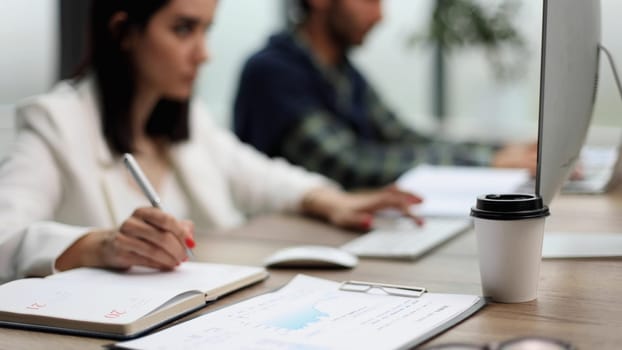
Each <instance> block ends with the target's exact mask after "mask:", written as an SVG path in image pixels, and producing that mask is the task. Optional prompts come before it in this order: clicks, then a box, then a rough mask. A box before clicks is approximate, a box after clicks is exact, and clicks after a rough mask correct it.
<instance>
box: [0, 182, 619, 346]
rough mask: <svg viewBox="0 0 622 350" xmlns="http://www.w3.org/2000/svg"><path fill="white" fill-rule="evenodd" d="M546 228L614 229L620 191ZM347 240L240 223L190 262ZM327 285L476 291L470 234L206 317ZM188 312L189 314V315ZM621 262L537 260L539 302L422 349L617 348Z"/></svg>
mask: <svg viewBox="0 0 622 350" xmlns="http://www.w3.org/2000/svg"><path fill="white" fill-rule="evenodd" d="M551 211H552V216H551V217H550V218H549V219H548V221H547V230H555V231H557V230H564V231H579V232H596V231H600V232H616V231H618V232H619V231H622V215H620V213H621V212H622V191H617V192H616V193H613V194H609V195H606V196H563V197H559V198H558V199H557V200H556V202H555V203H554V204H553V206H552V208H551ZM353 237H355V234H354V233H351V232H345V231H341V230H338V229H335V228H333V227H330V226H328V225H325V224H323V223H321V222H317V221H314V220H311V219H304V218H299V217H284V216H270V217H262V218H257V219H255V220H253V221H251V222H250V223H249V224H248V225H246V226H244V227H242V228H239V229H236V230H233V231H230V232H222V233H218V232H216V233H211V234H209V235H206V236H204V237H201V238H200V239H198V242H197V244H198V245H197V248H196V249H195V252H196V255H197V258H198V260H204V261H210V262H224V263H239V264H250V265H258V264H261V262H262V260H263V259H264V258H265V257H266V256H268V255H269V254H271V253H273V252H274V251H276V250H278V249H280V248H283V247H286V246H290V245H296V244H308V243H314V244H328V245H340V244H343V243H345V242H347V241H348V240H350V239H352V238H353ZM300 272H303V273H307V274H309V275H313V276H317V277H322V278H327V279H332V280H337V281H341V280H347V279H357V280H370V281H378V282H387V283H397V284H412V285H423V286H425V287H427V288H428V289H430V290H431V291H433V292H447V293H467V294H480V280H479V267H478V263H477V255H476V242H475V235H474V234H473V232H467V233H465V234H462V235H460V236H458V237H457V238H455V239H453V240H451V241H450V242H448V243H446V244H444V245H443V246H441V247H439V248H438V249H436V250H435V251H433V252H432V253H430V254H428V255H426V256H424V257H422V258H421V259H419V260H417V261H416V262H400V261H391V260H381V259H362V260H361V261H360V263H359V265H358V266H357V267H356V268H355V269H353V270H293V269H289V270H288V269H281V270H274V269H273V270H270V274H271V277H270V278H269V279H267V280H266V281H264V282H262V283H260V284H257V285H254V286H252V287H250V288H247V289H244V290H242V291H240V292H237V293H234V294H232V295H229V296H227V297H225V298H223V299H222V300H219V301H218V302H216V303H214V304H212V305H210V306H209V307H207V308H205V309H203V310H201V311H199V312H197V314H198V313H205V312H209V311H210V310H213V309H214V308H219V307H222V306H225V305H228V304H231V303H235V302H236V301H239V300H241V299H245V298H248V297H250V296H253V295H257V294H260V293H263V292H267V291H270V290H273V289H275V288H277V287H279V286H281V285H283V284H285V283H286V282H287V281H289V279H290V278H291V277H292V276H294V275H295V274H296V273H300ZM195 315H196V314H195ZM621 330H622V259H574V260H545V261H543V262H542V266H541V273H540V285H539V290H538V299H537V300H536V301H533V302H528V303H522V304H495V303H493V304H490V305H488V306H487V307H485V308H484V309H483V310H482V311H480V312H479V313H477V314H476V315H474V316H473V317H471V318H469V319H467V320H466V321H465V322H463V323H461V324H460V325H458V326H456V327H454V328H452V329H451V330H450V331H448V332H445V333H444V334H442V335H440V336H439V337H437V338H435V339H433V340H431V341H430V342H428V343H427V344H426V345H431V344H440V343H446V342H473V343H483V342H490V341H496V340H502V339H507V338H510V337H517V336H525V335H541V336H548V337H557V338H561V339H565V340H568V341H570V342H572V343H573V344H574V345H576V346H577V347H578V348H579V349H616V348H619V346H620V344H622V332H621ZM109 343H111V341H110V340H106V339H97V338H86V337H77V336H67V335H58V334H51V333H43V332H33V331H24V330H16V329H6V328H0V349H53V348H62V349H99V348H100V346H101V345H104V344H109Z"/></svg>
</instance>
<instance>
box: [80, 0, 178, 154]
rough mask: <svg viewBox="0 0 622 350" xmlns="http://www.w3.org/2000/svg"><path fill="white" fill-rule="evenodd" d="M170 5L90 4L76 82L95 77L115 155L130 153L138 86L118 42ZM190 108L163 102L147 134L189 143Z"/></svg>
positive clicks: (115, 0)
mask: <svg viewBox="0 0 622 350" xmlns="http://www.w3.org/2000/svg"><path fill="white" fill-rule="evenodd" d="M168 2H169V0H149V1H145V0H94V1H93V4H92V7H91V14H90V23H89V33H88V42H87V49H86V51H87V52H86V56H85V60H84V63H83V64H82V67H81V68H80V69H79V73H78V74H77V78H81V77H84V76H85V75H86V74H87V73H89V72H92V73H93V74H94V75H95V80H96V84H97V87H98V90H99V91H98V92H99V104H100V113H101V121H102V127H103V134H104V137H105V139H106V141H107V143H108V146H109V147H110V148H111V150H112V151H113V153H116V154H118V155H121V154H123V153H126V152H132V151H134V149H133V144H134V142H133V141H134V140H133V135H134V133H133V130H132V122H131V118H130V108H131V103H132V101H133V99H134V96H135V86H136V82H135V71H134V67H133V65H132V63H131V60H130V57H129V56H128V54H127V53H125V52H124V50H123V49H122V47H121V43H122V41H123V39H124V38H125V37H126V36H127V35H128V34H129V33H130V31H131V30H139V31H142V30H144V29H145V28H146V27H147V24H148V23H149V21H150V20H151V18H152V17H153V15H154V14H155V13H156V12H157V11H158V10H160V9H161V8H162V7H163V6H164V5H166V4H167V3H168ZM118 12H124V13H126V14H127V19H126V20H125V22H124V23H123V24H122V25H121V26H120V28H115V31H114V32H113V31H112V30H111V29H110V27H109V22H110V19H111V17H112V16H113V15H114V14H115V13H118ZM188 105H189V102H188V101H174V100H169V99H161V100H160V101H159V102H158V103H157V104H156V107H155V108H154V110H153V111H152V113H151V116H150V117H149V120H148V121H147V124H146V130H145V132H146V133H147V135H149V136H151V137H155V138H159V139H162V140H164V141H167V142H171V143H174V142H179V141H183V140H186V139H188V136H189V130H188V109H189V108H188Z"/></svg>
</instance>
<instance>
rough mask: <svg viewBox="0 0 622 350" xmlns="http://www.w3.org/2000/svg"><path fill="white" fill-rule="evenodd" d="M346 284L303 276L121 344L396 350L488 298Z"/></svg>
mask: <svg viewBox="0 0 622 350" xmlns="http://www.w3.org/2000/svg"><path fill="white" fill-rule="evenodd" d="M339 286H340V283H338V282H333V281H328V280H324V279H318V278H313V277H309V276H304V275H299V276H297V277H295V278H294V279H293V280H292V281H291V282H290V283H289V284H288V285H286V286H285V287H283V288H281V289H279V290H277V291H275V292H272V293H268V294H263V295H260V296H258V297H254V298H252V299H248V300H246V301H243V302H240V303H237V304H234V305H232V306H228V307H225V308H222V309H219V310H216V311H214V312H211V313H209V314H206V315H203V316H200V317H197V318H195V319H193V320H190V321H187V322H184V323H182V324H179V325H176V326H174V327H171V328H169V329H165V330H163V331H161V332H158V333H155V334H152V335H149V336H146V337H143V338H140V339H136V340H132V341H128V342H123V343H118V344H116V346H117V347H121V348H126V349H158V350H166V349H198V348H214V349H259V350H261V349H305V350H311V349H313V350H315V349H357V348H367V349H396V348H409V347H412V346H414V345H416V344H419V343H421V342H423V341H425V340H426V339H429V338H430V337H432V336H434V335H435V334H438V333H440V332H442V331H443V330H445V329H447V328H449V327H451V326H453V325H455V324H456V323H457V322H460V321H461V320H463V319H464V318H466V317H468V316H470V315H471V314H473V313H474V312H475V311H477V310H478V309H479V308H481V307H482V306H483V305H484V301H483V299H482V298H481V297H479V296H475V295H456V294H438V293H425V294H423V295H422V296H421V297H418V298H412V297H401V296H393V295H387V294H386V293H384V292H383V291H382V290H376V289H374V290H372V292H367V293H357V292H350V291H342V290H339Z"/></svg>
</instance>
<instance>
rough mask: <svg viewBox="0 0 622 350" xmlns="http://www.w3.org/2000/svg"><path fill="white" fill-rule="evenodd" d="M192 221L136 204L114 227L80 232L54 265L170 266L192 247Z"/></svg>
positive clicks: (124, 267)
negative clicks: (119, 223) (81, 234)
mask: <svg viewBox="0 0 622 350" xmlns="http://www.w3.org/2000/svg"><path fill="white" fill-rule="evenodd" d="M193 235H194V225H193V223H192V222H190V221H181V220H177V219H175V218H174V217H173V216H171V215H169V214H167V213H165V212H163V211H161V210H160V209H156V208H151V207H145V208H139V209H136V210H135V211H134V213H132V216H130V217H129V218H128V219H126V220H125V221H124V222H123V223H122V224H121V226H120V227H119V228H118V229H113V230H102V231H94V232H90V233H88V234H86V235H84V236H83V237H82V238H80V239H79V240H78V241H76V242H75V243H74V244H73V245H71V246H70V247H69V248H68V249H67V250H65V252H63V254H61V256H60V257H59V258H58V259H57V260H56V266H55V267H56V269H58V270H61V271H62V270H67V269H71V268H75V267H81V266H91V267H103V268H113V269H128V268H130V267H132V266H134V265H140V266H147V267H152V268H156V269H160V270H171V269H174V268H175V267H176V266H178V265H179V264H180V263H181V262H183V261H186V260H187V259H188V257H187V256H186V250H185V247H189V248H192V247H194V239H193Z"/></svg>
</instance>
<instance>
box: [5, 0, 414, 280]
mask: <svg viewBox="0 0 622 350" xmlns="http://www.w3.org/2000/svg"><path fill="white" fill-rule="evenodd" d="M216 3H217V0H149V1H146V0H141V1H131V0H96V1H95V2H94V6H93V13H92V18H91V28H90V29H91V33H90V36H91V46H90V53H89V55H88V57H89V60H88V65H87V66H86V68H87V69H86V70H85V72H86V73H83V74H81V75H79V77H78V78H76V79H75V80H72V81H67V82H61V83H60V84H58V85H57V86H56V87H55V88H54V89H53V90H52V91H51V92H50V93H49V94H46V95H43V96H38V97H34V98H31V99H29V100H27V101H25V102H24V103H22V104H21V105H20V106H19V108H18V113H17V129H18V134H17V138H16V142H15V143H14V145H13V148H12V150H11V151H10V154H9V155H8V157H7V158H6V159H5V160H4V161H3V162H2V164H1V166H0V281H1V280H8V279H12V278H18V277H21V276H26V275H39V276H40V275H47V274H50V273H52V272H54V271H55V270H65V269H70V268H74V267H78V266H96V267H103V268H121V269H124V268H128V267H130V266H133V265H143V266H150V267H155V268H160V269H172V268H174V267H175V266H177V265H179V264H180V263H182V262H183V261H185V260H186V259H187V256H186V253H185V247H192V246H193V245H194V239H193V235H194V225H197V226H198V227H200V228H202V229H212V228H218V229H222V228H227V227H232V226H235V225H238V224H240V223H242V222H244V220H245V218H246V216H248V215H252V214H256V213H260V212H273V211H291V212H300V213H305V214H310V215H314V216H317V217H319V218H323V219H325V220H327V221H329V222H331V223H333V224H335V225H339V226H343V227H349V228H358V229H365V228H369V227H370V226H371V220H372V218H373V213H374V211H376V210H379V209H383V208H387V207H395V208H399V209H402V210H404V211H405V212H406V211H407V208H408V207H409V206H410V205H411V204H413V203H418V202H419V201H420V199H419V198H418V197H416V196H414V195H411V194H407V193H403V192H400V191H398V190H396V189H394V188H389V189H383V190H380V191H375V192H369V193H365V194H356V195H355V194H348V193H345V192H342V191H341V190H340V189H339V188H337V187H336V186H335V185H334V184H333V183H331V182H329V181H328V180H326V179H325V178H323V177H321V176H319V175H315V174H311V173H308V172H306V171H304V170H303V169H300V168H296V167H293V166H291V165H289V164H287V163H286V162H284V161H281V160H272V159H268V158H266V157H264V156H263V155H261V154H260V153H258V152H256V151H255V150H254V149H252V148H250V147H248V146H246V145H244V144H242V143H240V142H239V141H238V140H237V139H236V138H235V137H234V136H232V134H231V133H229V132H228V131H226V130H223V129H220V128H218V127H216V126H214V125H213V124H212V123H210V120H209V119H210V118H209V116H208V115H207V112H206V111H205V109H204V108H203V107H202V106H201V105H200V104H198V103H194V102H189V101H190V96H191V92H192V85H193V82H194V79H195V77H196V73H197V70H198V68H199V66H200V64H201V63H202V62H203V61H205V60H206V58H207V53H206V50H205V47H204V45H205V37H204V36H205V30H206V28H207V27H209V25H210V23H211V21H212V17H213V15H214V10H215V7H216ZM125 152H132V153H134V155H135V157H136V159H137V161H138V163H139V164H140V165H141V167H142V168H143V170H144V171H145V173H146V175H147V177H148V178H149V179H150V180H151V182H152V183H153V184H154V186H155V187H156V190H157V191H158V192H159V193H160V195H161V198H162V201H163V203H164V209H165V210H164V211H163V210H159V209H155V208H151V207H150V206H149V202H148V201H147V199H146V198H144V196H143V195H142V193H141V192H140V190H139V188H138V186H137V185H136V184H135V183H134V182H133V179H132V178H131V177H130V175H129V174H128V173H127V172H126V171H125V169H124V168H123V165H122V161H121V155H122V154H123V153H125Z"/></svg>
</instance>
